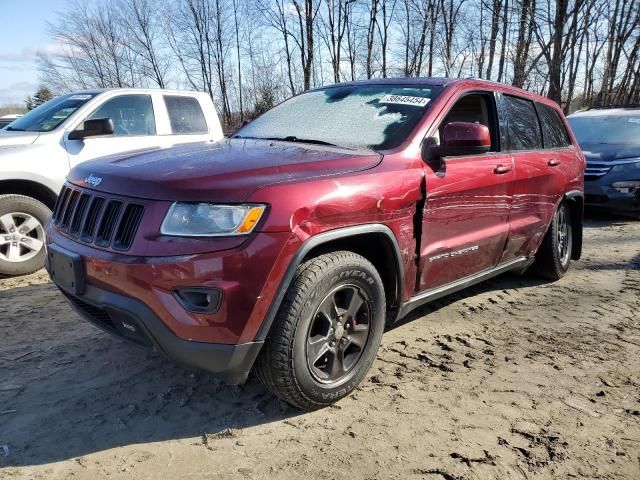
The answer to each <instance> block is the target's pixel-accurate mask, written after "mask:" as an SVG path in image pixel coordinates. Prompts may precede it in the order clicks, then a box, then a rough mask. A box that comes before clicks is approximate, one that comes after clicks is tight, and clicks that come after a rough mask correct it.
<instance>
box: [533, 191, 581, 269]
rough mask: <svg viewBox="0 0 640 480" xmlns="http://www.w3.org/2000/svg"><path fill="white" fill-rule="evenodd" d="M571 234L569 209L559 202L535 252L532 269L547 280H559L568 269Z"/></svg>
mask: <svg viewBox="0 0 640 480" xmlns="http://www.w3.org/2000/svg"><path fill="white" fill-rule="evenodd" d="M572 247H573V236H572V229H571V210H570V209H569V206H568V205H567V204H566V202H563V203H561V204H560V206H559V207H558V209H557V210H556V213H555V215H554V217H553V220H552V221H551V226H550V227H549V230H547V234H546V235H545V237H544V240H543V241H542V245H541V246H540V249H539V250H538V253H537V254H536V261H535V263H534V264H533V267H532V271H533V272H534V273H535V274H537V275H539V276H541V277H543V278H548V279H549V280H559V279H560V278H562V277H563V276H564V274H565V273H567V270H569V264H570V263H571V250H572Z"/></svg>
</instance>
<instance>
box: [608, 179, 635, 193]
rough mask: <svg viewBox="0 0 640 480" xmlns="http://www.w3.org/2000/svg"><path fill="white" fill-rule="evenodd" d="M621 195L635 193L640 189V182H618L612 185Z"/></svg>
mask: <svg viewBox="0 0 640 480" xmlns="http://www.w3.org/2000/svg"><path fill="white" fill-rule="evenodd" d="M611 186H612V187H613V188H614V189H615V190H617V191H618V192H620V193H635V192H636V190H639V189H640V180H628V181H626V182H616V183H614V184H612V185H611Z"/></svg>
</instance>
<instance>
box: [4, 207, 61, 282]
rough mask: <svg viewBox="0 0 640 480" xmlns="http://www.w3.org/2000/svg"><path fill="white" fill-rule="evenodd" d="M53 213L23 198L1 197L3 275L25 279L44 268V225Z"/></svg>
mask: <svg viewBox="0 0 640 480" xmlns="http://www.w3.org/2000/svg"><path fill="white" fill-rule="evenodd" d="M49 215H51V210H49V208H47V206H46V205H44V204H43V203H41V202H39V201H38V200H36V199H34V198H31V197H27V196H24V195H0V274H3V275H26V274H28V273H32V272H35V271H36V270H38V269H40V268H42V266H43V265H44V256H45V248H44V242H45V237H44V227H43V225H44V223H45V221H46V220H47V218H48V217H49Z"/></svg>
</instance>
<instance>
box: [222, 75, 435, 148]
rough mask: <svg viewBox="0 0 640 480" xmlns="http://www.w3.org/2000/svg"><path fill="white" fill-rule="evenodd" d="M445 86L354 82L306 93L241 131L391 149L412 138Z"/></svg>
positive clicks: (249, 135) (250, 135) (245, 135)
mask: <svg viewBox="0 0 640 480" xmlns="http://www.w3.org/2000/svg"><path fill="white" fill-rule="evenodd" d="M440 90H441V88H440V87H431V86H429V87H425V86H400V85H381V86H378V85H375V86H371V85H367V86H362V85H349V86H337V87H329V88H324V89H319V90H314V91H311V92H308V93H303V94H301V95H298V96H296V97H293V98H291V99H289V100H287V101H285V102H284V103H281V104H280V105H278V106H277V107H275V108H273V109H271V110H269V111H268V112H266V113H264V114H263V115H261V116H260V117H258V118H256V119H255V120H254V121H252V122H251V123H249V124H248V125H246V126H244V127H243V128H241V129H240V130H238V131H237V132H236V134H235V135H234V137H236V138H266V139H272V140H287V141H297V142H300V143H305V142H306V143H315V144H331V145H337V146H341V147H356V148H358V147H360V148H372V149H388V148H394V147H396V146H398V145H399V144H400V143H401V142H402V141H403V140H404V139H406V138H407V136H408V135H409V133H410V132H411V130H413V128H414V127H415V126H416V124H417V123H418V121H419V120H420V119H421V118H422V116H423V115H424V113H425V112H426V111H427V109H428V108H429V103H430V101H432V100H433V99H434V98H435V97H436V96H437V95H438V93H440Z"/></svg>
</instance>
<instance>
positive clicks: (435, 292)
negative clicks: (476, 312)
mask: <svg viewBox="0 0 640 480" xmlns="http://www.w3.org/2000/svg"><path fill="white" fill-rule="evenodd" d="M533 261H534V258H526V257H521V258H516V259H514V260H510V261H508V262H506V263H503V264H501V265H497V266H495V267H493V268H489V269H487V270H483V271H481V272H478V273H475V274H473V275H469V276H468V277H464V278H461V279H459V280H455V281H453V282H451V283H447V284H445V285H441V286H439V287H435V288H432V289H430V290H425V291H424V292H421V293H419V294H417V295H414V296H413V297H411V298H410V299H409V300H407V301H406V302H405V303H404V304H403V305H402V307H401V308H400V312H399V314H398V319H400V318H402V317H404V316H405V315H406V314H407V313H409V312H411V310H414V309H416V308H418V307H419V306H421V305H424V304H425V303H429V302H432V301H434V300H437V299H439V298H442V297H445V296H447V295H450V294H452V293H455V292H458V291H460V290H464V289H465V288H467V287H470V286H472V285H475V284H477V283H480V282H483V281H485V280H488V279H489V278H492V277H495V276H497V275H500V274H502V273H505V272H508V271H511V270H523V269H526V268H527V267H528V266H529V265H531V264H532V263H533Z"/></svg>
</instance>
